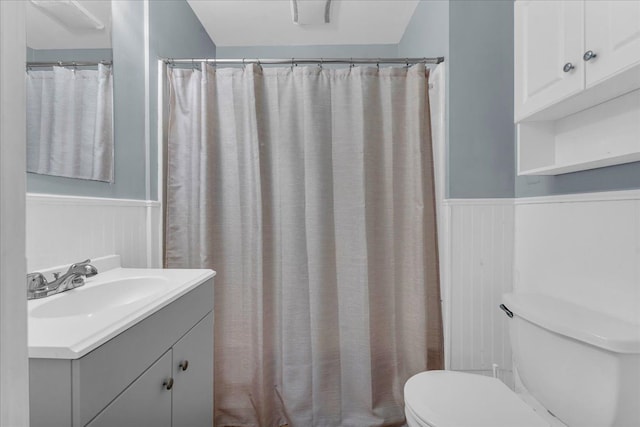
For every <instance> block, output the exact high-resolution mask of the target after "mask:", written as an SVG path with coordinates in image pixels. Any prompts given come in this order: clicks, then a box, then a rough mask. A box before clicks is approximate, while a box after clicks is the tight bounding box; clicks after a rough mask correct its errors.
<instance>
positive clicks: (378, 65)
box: [376, 58, 380, 71]
mask: <svg viewBox="0 0 640 427" xmlns="http://www.w3.org/2000/svg"><path fill="white" fill-rule="evenodd" d="M376 67H378V71H380V58H378V62H376Z"/></svg>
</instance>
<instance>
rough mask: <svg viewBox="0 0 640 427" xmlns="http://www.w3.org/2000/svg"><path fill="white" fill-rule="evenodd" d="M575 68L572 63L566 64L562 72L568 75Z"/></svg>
mask: <svg viewBox="0 0 640 427" xmlns="http://www.w3.org/2000/svg"><path fill="white" fill-rule="evenodd" d="M574 68H576V67H574V66H573V64H572V63H571V62H567V63H566V64H564V67H562V71H564V72H565V73H568V72H569V71H571V70H573V69H574Z"/></svg>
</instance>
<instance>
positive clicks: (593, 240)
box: [514, 190, 640, 324]
mask: <svg viewBox="0 0 640 427" xmlns="http://www.w3.org/2000/svg"><path fill="white" fill-rule="evenodd" d="M515 204H516V206H515V216H516V233H515V254H516V256H515V268H514V273H515V285H514V286H515V289H516V291H517V292H536V293H543V294H546V295H553V296H556V297H558V298H561V299H564V300H568V301H572V302H574V303H576V304H579V305H582V306H585V307H589V308H592V309H594V310H597V311H601V312H604V313H608V314H610V315H612V316H615V317H617V318H621V319H626V320H629V321H632V322H636V323H638V324H640V190H634V191H618V192H606V193H591V194H575V195H570V196H552V197H540V198H526V199H517V200H516V202H515Z"/></svg>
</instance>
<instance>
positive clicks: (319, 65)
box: [318, 58, 324, 70]
mask: <svg viewBox="0 0 640 427" xmlns="http://www.w3.org/2000/svg"><path fill="white" fill-rule="evenodd" d="M323 62H324V59H322V58H320V63H319V64H318V67H320V69H321V70H322V63H323Z"/></svg>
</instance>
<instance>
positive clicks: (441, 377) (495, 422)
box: [404, 371, 549, 427]
mask: <svg viewBox="0 0 640 427" xmlns="http://www.w3.org/2000/svg"><path fill="white" fill-rule="evenodd" d="M404 395H405V415H406V417H407V425H408V426H409V427H549V423H547V422H546V421H545V420H544V419H543V418H541V417H540V416H539V415H537V414H536V412H535V411H534V410H533V408H531V407H530V406H529V405H527V404H526V403H525V402H524V401H522V400H521V399H520V398H519V397H518V396H517V395H516V394H515V393H514V392H513V391H511V390H510V389H509V388H508V387H507V386H506V385H504V384H503V383H502V382H501V381H500V380H498V379H495V378H491V377H485V376H482V375H475V374H467V373H463V372H454V371H427V372H421V373H419V374H417V375H414V376H413V377H411V378H409V380H408V381H407V382H406V384H405V386H404Z"/></svg>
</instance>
